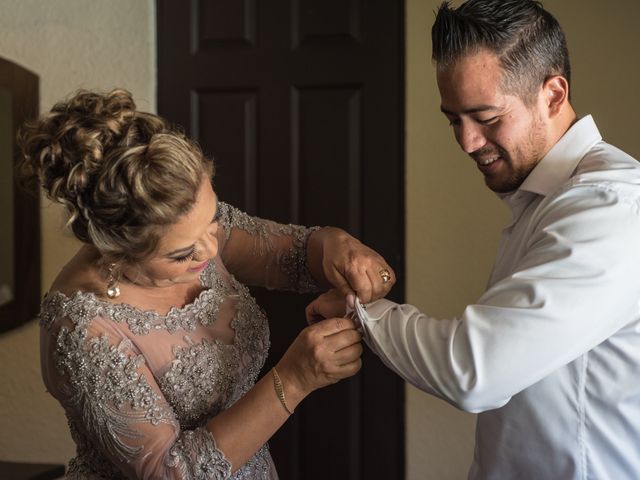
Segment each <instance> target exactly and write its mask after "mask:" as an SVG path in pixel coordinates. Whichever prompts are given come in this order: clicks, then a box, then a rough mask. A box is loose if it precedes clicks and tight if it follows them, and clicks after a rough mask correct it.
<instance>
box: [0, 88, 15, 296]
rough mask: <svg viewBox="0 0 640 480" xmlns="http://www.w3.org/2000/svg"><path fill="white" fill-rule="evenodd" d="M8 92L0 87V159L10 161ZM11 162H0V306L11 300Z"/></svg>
mask: <svg viewBox="0 0 640 480" xmlns="http://www.w3.org/2000/svg"><path fill="white" fill-rule="evenodd" d="M11 110H12V109H11V92H9V91H8V90H6V89H4V88H0V159H6V158H9V159H10V158H13V145H12V139H11V133H12V132H13V124H12V118H11V117H12V115H11ZM12 179H13V162H5V161H0V205H2V207H3V208H2V209H1V210H0V231H2V235H0V307H1V306H2V305H6V304H8V303H9V302H11V300H13V292H14V290H15V285H14V283H13V255H14V252H13V181H12Z"/></svg>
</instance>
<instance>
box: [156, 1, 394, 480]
mask: <svg viewBox="0 0 640 480" xmlns="http://www.w3.org/2000/svg"><path fill="white" fill-rule="evenodd" d="M403 15H404V7H403V2H402V1H393V0H289V1H283V0H270V1H258V0H215V1H214V0H211V1H205V0H201V1H198V0H191V1H190V2H178V1H171V0H158V1H157V21H158V110H159V113H160V114H161V115H163V116H165V117H167V118H169V119H170V120H172V121H174V122H176V123H178V124H180V125H182V126H183V127H184V128H185V129H186V131H187V132H188V133H189V134H190V135H191V136H193V137H195V138H197V139H198V141H199V142H200V144H201V145H202V147H203V149H204V151H205V152H206V153H207V154H209V155H212V156H213V157H214V159H215V164H216V180H215V188H216V191H217V193H218V195H219V197H220V198H221V199H222V200H224V201H227V202H229V203H231V204H233V205H236V206H238V207H240V208H242V209H244V210H246V211H247V212H249V213H251V214H254V215H258V216H261V217H265V218H271V219H274V220H277V221H280V222H285V223H300V224H305V225H336V226H339V227H342V228H344V229H346V230H348V231H349V232H351V233H352V234H353V235H355V236H357V237H358V238H360V239H362V240H363V241H364V242H365V243H367V244H368V245H370V246H372V247H373V248H375V249H376V250H378V251H379V252H381V253H382V254H383V255H384V256H385V258H387V259H388V261H389V263H391V264H392V265H393V267H394V268H395V269H396V272H397V274H398V279H399V280H398V283H397V285H396V286H395V287H394V290H393V292H392V294H391V295H390V298H392V299H394V300H397V301H401V300H402V297H403V295H404V281H403V280H404V276H403V263H402V262H403V250H404V202H403V200H404V177H403V174H404V171H403V166H404V154H403V140H402V139H403V116H404V109H403V103H404V96H403V78H404V72H403V56H404V40H403V35H404V32H403V22H404V17H403ZM253 292H254V294H255V295H256V297H257V299H258V301H259V303H260V304H261V305H262V306H263V307H264V308H265V310H267V312H268V314H269V319H270V328H271V341H272V348H271V354H270V357H269V359H268V361H267V365H266V366H265V369H264V372H268V368H269V367H270V366H271V365H273V364H274V363H275V362H276V361H277V360H278V359H279V358H280V356H281V355H282V354H283V353H284V351H285V350H286V348H287V347H288V346H289V344H290V343H291V341H292V340H293V338H295V336H296V335H297V333H298V332H299V330H300V329H301V328H303V327H304V326H305V323H304V311H303V309H304V306H305V305H306V304H307V303H308V301H310V300H311V298H313V297H310V296H302V297H301V296H297V295H291V294H281V293H274V292H267V291H264V290H260V289H253ZM403 422H404V384H403V382H402V380H400V379H399V378H398V377H396V376H394V375H393V374H392V373H391V372H389V371H388V370H387V369H386V368H385V367H384V366H383V365H382V364H381V362H380V361H379V360H378V359H377V357H375V356H374V355H373V354H371V353H370V352H368V351H367V352H366V353H365V356H364V367H363V369H362V371H361V372H360V373H359V374H358V375H357V376H355V377H353V378H352V379H349V380H347V381H344V382H340V383H338V384H337V385H334V386H331V387H329V388H325V389H323V390H321V391H317V392H314V393H313V394H312V395H311V396H310V397H308V398H307V399H306V400H305V401H304V402H303V404H302V405H300V407H298V409H297V411H296V413H295V414H294V415H293V417H292V418H291V419H289V421H288V422H287V424H286V425H285V426H284V427H283V428H282V429H281V430H280V431H279V432H278V433H277V434H276V435H275V436H274V437H273V438H272V440H271V441H270V446H271V452H272V455H273V457H274V460H275V462H276V465H277V467H278V471H279V474H280V476H281V478H282V479H283V480H288V479H305V480H309V479H311V480H313V479H353V480H356V479H401V478H403V477H404V425H403Z"/></svg>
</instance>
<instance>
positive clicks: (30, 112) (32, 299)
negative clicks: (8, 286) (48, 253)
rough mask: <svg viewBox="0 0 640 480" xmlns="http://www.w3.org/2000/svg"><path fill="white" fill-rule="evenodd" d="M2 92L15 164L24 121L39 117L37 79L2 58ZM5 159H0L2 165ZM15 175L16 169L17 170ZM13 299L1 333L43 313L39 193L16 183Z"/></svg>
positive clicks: (2, 310)
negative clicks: (7, 102) (8, 111)
mask: <svg viewBox="0 0 640 480" xmlns="http://www.w3.org/2000/svg"><path fill="white" fill-rule="evenodd" d="M0 88H4V89H6V90H8V91H9V92H10V93H11V104H12V122H13V131H12V132H11V137H12V139H13V148H12V153H13V158H12V159H11V161H13V164H14V165H15V163H16V160H17V159H18V151H17V145H16V134H17V132H18V129H19V128H20V126H21V125H22V124H23V123H24V122H25V120H30V119H33V118H36V117H37V116H38V108H39V103H40V101H39V80H38V77H37V75H35V74H34V73H32V72H30V71H29V70H27V69H25V68H23V67H21V66H19V65H17V64H15V63H13V62H10V61H8V60H5V59H2V58H0ZM3 160H5V159H0V161H3ZM14 172H15V169H14ZM13 185H14V189H13V225H14V230H13V232H14V233H13V248H14V257H13V267H14V268H13V289H14V292H13V294H14V297H13V300H11V301H10V302H8V303H6V304H4V305H2V306H0V333H2V332H6V331H8V330H11V329H13V328H15V327H18V326H20V325H23V324H25V323H27V322H28V321H30V320H32V319H34V318H35V317H36V316H37V315H38V312H39V310H40V289H41V285H40V278H41V265H40V256H41V254H40V192H39V191H37V192H27V191H25V190H24V189H22V188H20V187H18V185H17V183H16V180H15V177H14V181H13Z"/></svg>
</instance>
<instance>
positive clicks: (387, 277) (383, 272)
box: [378, 268, 391, 283]
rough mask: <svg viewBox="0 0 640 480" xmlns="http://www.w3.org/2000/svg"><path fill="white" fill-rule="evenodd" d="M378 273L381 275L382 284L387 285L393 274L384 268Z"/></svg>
mask: <svg viewBox="0 0 640 480" xmlns="http://www.w3.org/2000/svg"><path fill="white" fill-rule="evenodd" d="M378 273H379V274H380V278H382V283H387V282H388V281H389V280H391V273H389V270H387V269H386V268H383V269H382V270H380V271H379V272H378Z"/></svg>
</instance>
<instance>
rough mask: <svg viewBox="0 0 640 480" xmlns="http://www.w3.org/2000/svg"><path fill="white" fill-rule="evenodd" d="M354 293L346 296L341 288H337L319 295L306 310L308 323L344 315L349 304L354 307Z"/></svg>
mask: <svg viewBox="0 0 640 480" xmlns="http://www.w3.org/2000/svg"><path fill="white" fill-rule="evenodd" d="M353 302H354V298H353V296H352V295H350V296H349V298H345V297H344V295H342V292H340V290H337V289H335V288H333V289H331V290H329V291H328V292H325V293H323V294H322V295H319V296H318V297H317V298H315V299H314V300H313V301H312V302H311V303H310V304H309V305H307V307H306V308H305V310H304V313H305V316H306V318H307V323H308V324H309V325H312V324H314V323H317V322H319V321H322V320H324V319H325V318H332V317H344V316H345V315H346V314H347V305H348V306H350V307H351V308H353Z"/></svg>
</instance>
